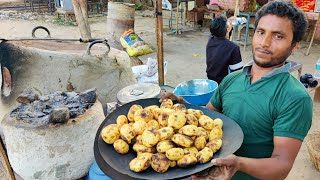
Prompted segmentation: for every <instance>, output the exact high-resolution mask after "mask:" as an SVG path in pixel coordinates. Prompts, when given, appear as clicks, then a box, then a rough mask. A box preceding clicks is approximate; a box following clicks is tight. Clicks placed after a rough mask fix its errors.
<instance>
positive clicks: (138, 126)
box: [132, 121, 148, 135]
mask: <svg viewBox="0 0 320 180" xmlns="http://www.w3.org/2000/svg"><path fill="white" fill-rule="evenodd" d="M132 128H133V132H134V134H135V135H141V134H142V133H143V132H144V130H146V129H147V128H148V124H147V123H146V122H145V121H136V122H134V123H133V125H132Z"/></svg>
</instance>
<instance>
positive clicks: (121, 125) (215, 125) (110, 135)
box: [101, 99, 223, 173]
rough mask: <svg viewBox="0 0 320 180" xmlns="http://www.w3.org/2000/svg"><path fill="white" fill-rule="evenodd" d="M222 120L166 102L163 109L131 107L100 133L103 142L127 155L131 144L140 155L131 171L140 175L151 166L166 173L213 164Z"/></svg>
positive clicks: (170, 101) (162, 104)
mask: <svg viewBox="0 0 320 180" xmlns="http://www.w3.org/2000/svg"><path fill="white" fill-rule="evenodd" d="M222 126H223V121H222V120H221V119H218V118H217V119H214V120H213V119H211V118H210V117H208V116H206V115H204V113H203V112H202V111H201V110H195V109H187V108H186V107H185V106H184V105H183V104H174V105H173V102H172V100H170V99H165V100H164V101H163V102H162V103H161V105H160V107H159V106H157V105H151V106H148V107H145V108H143V107H141V106H140V105H132V106H131V108H130V109H129V112H128V114H127V116H125V115H120V116H119V117H118V118H117V124H109V125H108V126H106V127H104V129H103V130H102V131H101V136H102V139H103V140H104V141H105V142H106V143H108V144H113V147H114V149H115V150H116V151H117V152H118V153H120V154H125V153H127V152H128V151H129V145H132V148H133V150H134V151H135V152H136V153H137V157H136V158H134V159H133V160H132V161H131V162H130V163H129V166H130V169H131V170H132V171H134V172H141V171H143V170H146V169H147V168H148V167H150V166H151V167H152V168H153V169H154V170H155V171H156V172H159V173H164V172H166V171H167V170H168V168H169V167H175V166H179V167H188V166H191V165H194V164H196V163H206V162H208V161H210V160H211V159H212V157H213V154H214V153H215V152H217V151H218V150H219V149H220V147H221V146H222V134H223V131H222Z"/></svg>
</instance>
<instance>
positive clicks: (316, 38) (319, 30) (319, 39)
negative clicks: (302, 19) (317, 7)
mask: <svg viewBox="0 0 320 180" xmlns="http://www.w3.org/2000/svg"><path fill="white" fill-rule="evenodd" d="M306 17H307V19H308V21H309V23H310V24H312V23H315V21H317V19H318V14H317V13H309V12H308V13H306ZM310 27H311V28H312V29H308V31H307V33H308V34H307V35H309V37H310V38H311V35H312V33H313V28H314V27H313V26H310ZM314 41H316V42H320V21H319V22H318V26H317V30H316V34H315V36H314Z"/></svg>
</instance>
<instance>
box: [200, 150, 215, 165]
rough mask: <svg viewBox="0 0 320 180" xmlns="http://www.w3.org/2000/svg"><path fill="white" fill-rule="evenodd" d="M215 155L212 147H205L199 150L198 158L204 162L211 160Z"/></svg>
mask: <svg viewBox="0 0 320 180" xmlns="http://www.w3.org/2000/svg"><path fill="white" fill-rule="evenodd" d="M212 157H213V152H212V150H211V149H210V148H208V147H205V148H203V149H202V150H201V151H199V152H198V154H197V156H196V158H197V160H198V162H199V163H201V164H203V163H206V162H208V161H210V160H211V159H212Z"/></svg>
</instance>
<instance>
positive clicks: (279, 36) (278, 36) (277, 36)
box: [274, 35, 283, 39]
mask: <svg viewBox="0 0 320 180" xmlns="http://www.w3.org/2000/svg"><path fill="white" fill-rule="evenodd" d="M274 37H275V38H276V39H282V38H283V37H282V36H281V35H275V36H274Z"/></svg>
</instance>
